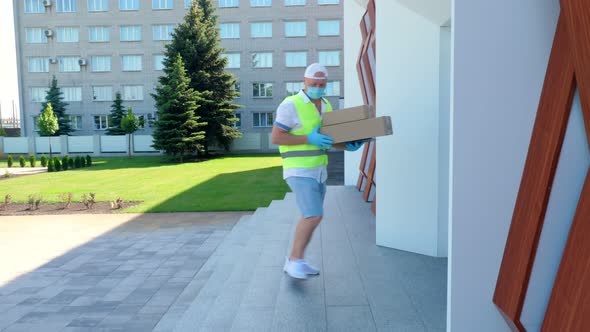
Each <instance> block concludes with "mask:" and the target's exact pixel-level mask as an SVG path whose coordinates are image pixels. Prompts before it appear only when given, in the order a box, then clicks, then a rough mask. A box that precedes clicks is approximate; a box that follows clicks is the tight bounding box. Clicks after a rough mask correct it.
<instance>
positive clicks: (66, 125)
mask: <svg viewBox="0 0 590 332" xmlns="http://www.w3.org/2000/svg"><path fill="white" fill-rule="evenodd" d="M63 100H64V97H63V92H61V90H60V88H59V87H58V86H57V79H56V78H55V76H53V79H52V80H51V86H50V87H49V91H47V95H46V96H45V102H44V103H43V104H42V105H41V106H42V110H45V108H46V107H47V104H49V103H51V106H52V108H53V113H54V114H55V116H56V117H57V123H58V125H59V129H58V130H57V131H56V132H55V133H54V134H52V135H53V136H59V135H69V134H70V133H71V132H72V127H71V125H70V118H69V117H68V115H67V114H66V106H68V105H69V104H68V103H66V102H64V101H63Z"/></svg>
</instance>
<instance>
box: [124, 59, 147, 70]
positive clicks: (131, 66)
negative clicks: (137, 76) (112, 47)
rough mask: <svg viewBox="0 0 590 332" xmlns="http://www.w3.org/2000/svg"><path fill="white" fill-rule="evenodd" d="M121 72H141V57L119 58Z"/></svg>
mask: <svg viewBox="0 0 590 332" xmlns="http://www.w3.org/2000/svg"><path fill="white" fill-rule="evenodd" d="M121 61H122V64H123V66H122V68H123V71H141V69H142V64H141V55H123V56H121Z"/></svg>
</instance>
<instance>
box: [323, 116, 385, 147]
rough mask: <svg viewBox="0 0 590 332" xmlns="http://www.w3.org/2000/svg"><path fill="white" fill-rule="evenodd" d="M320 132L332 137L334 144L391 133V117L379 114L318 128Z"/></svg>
mask: <svg viewBox="0 0 590 332" xmlns="http://www.w3.org/2000/svg"><path fill="white" fill-rule="evenodd" d="M320 133H321V134H324V135H328V136H330V137H332V139H333V140H334V144H336V143H344V142H350V141H358V140H362V139H370V138H373V137H378V136H387V135H391V134H393V129H392V128H391V118H390V117H389V116H380V117H378V118H372V119H365V120H359V121H353V122H345V123H339V124H335V125H332V126H325V127H322V128H320Z"/></svg>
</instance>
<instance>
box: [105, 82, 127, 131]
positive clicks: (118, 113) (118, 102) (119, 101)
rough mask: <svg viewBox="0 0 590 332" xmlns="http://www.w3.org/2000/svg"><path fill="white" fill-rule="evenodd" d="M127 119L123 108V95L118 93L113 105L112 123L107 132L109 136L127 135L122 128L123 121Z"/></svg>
mask: <svg viewBox="0 0 590 332" xmlns="http://www.w3.org/2000/svg"><path fill="white" fill-rule="evenodd" d="M124 117H125V107H124V106H123V98H121V93H120V92H119V91H117V93H116V94H115V100H113V104H112V105H111V118H110V119H109V120H111V123H109V128H108V129H107V130H106V134H107V135H125V131H124V130H123V129H122V128H121V119H123V118H124Z"/></svg>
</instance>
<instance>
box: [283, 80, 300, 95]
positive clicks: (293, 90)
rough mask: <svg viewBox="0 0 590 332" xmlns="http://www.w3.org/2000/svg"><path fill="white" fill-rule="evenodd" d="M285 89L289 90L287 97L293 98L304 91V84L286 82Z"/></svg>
mask: <svg viewBox="0 0 590 332" xmlns="http://www.w3.org/2000/svg"><path fill="white" fill-rule="evenodd" d="M285 87H286V88H287V96H292V95H296V94H298V93H299V91H301V90H303V87H304V85H303V82H286V83H285Z"/></svg>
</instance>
